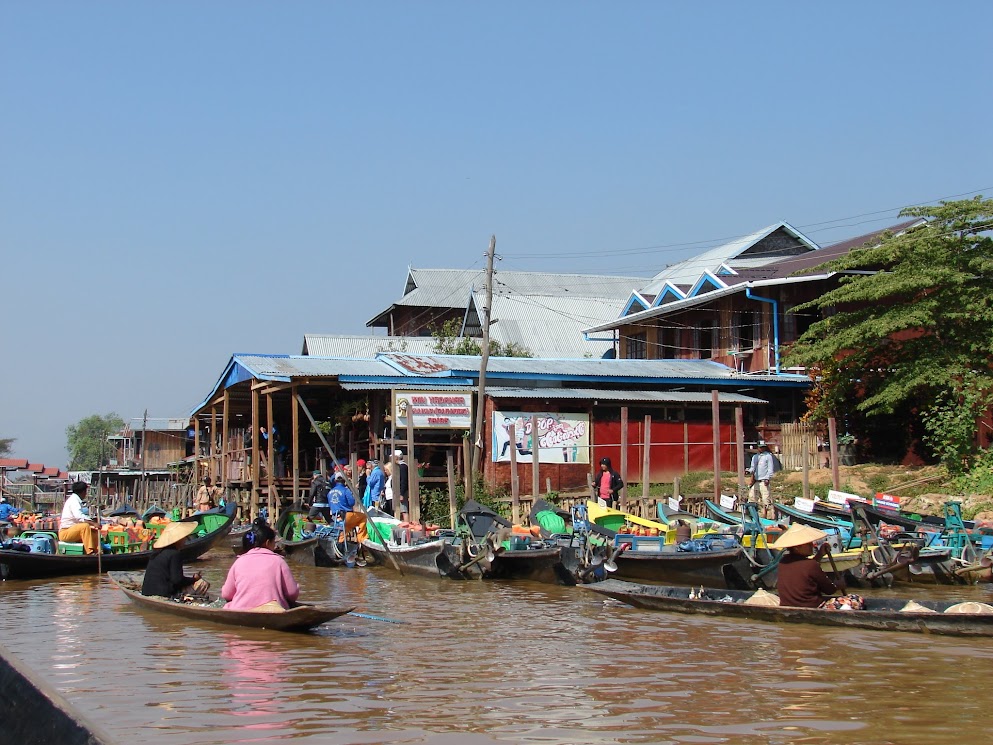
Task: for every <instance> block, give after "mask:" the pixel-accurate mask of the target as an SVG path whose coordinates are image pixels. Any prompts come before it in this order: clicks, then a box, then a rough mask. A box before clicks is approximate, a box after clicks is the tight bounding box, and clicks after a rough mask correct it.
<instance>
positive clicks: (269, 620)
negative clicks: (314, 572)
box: [108, 572, 355, 631]
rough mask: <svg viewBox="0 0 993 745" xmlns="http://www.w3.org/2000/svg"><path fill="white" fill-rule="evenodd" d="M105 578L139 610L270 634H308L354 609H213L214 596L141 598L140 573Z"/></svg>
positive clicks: (301, 605)
mask: <svg viewBox="0 0 993 745" xmlns="http://www.w3.org/2000/svg"><path fill="white" fill-rule="evenodd" d="M108 576H109V577H110V579H111V580H113V581H114V584H116V585H117V586H118V587H119V588H121V590H123V591H124V594H125V595H126V596H127V597H128V599H129V600H131V601H132V602H133V603H135V605H138V606H140V607H142V608H149V609H151V610H154V611H158V612H161V613H169V614H171V615H174V616H183V617H184V618H193V619H196V620H198V621H210V622H212V623H223V624H227V625H229V626H248V627H251V628H256V629H268V630H270V631H308V630H310V629H313V628H315V627H317V626H320V625H321V624H322V623H326V622H327V621H330V620H332V619H335V618H338V617H339V616H343V615H345V614H346V613H351V612H352V611H353V610H355V608H354V607H351V608H346V607H331V606H321V605H310V604H307V603H298V604H296V605H294V606H293V607H292V608H289V609H288V610H280V611H258V610H227V609H225V608H224V607H223V606H222V607H216V606H214V605H213V603H215V602H216V600H217V598H216V597H214V596H208V597H206V598H195V597H190V599H189V600H187V599H185V598H184V599H183V600H182V601H180V600H171V599H169V598H162V597H155V596H146V595H142V594H141V582H142V578H143V576H144V575H143V574H141V573H130V572H110V573H109V574H108Z"/></svg>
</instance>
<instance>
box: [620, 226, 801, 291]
mask: <svg viewBox="0 0 993 745" xmlns="http://www.w3.org/2000/svg"><path fill="white" fill-rule="evenodd" d="M780 228H782V229H783V230H785V231H786V232H787V233H790V234H791V235H793V236H795V237H796V238H797V240H798V241H799V242H800V244H801V245H805V246H808V247H809V248H810V250H816V249H817V248H818V245H817V244H816V243H814V242H813V241H812V240H810V239H809V238H807V237H806V236H805V235H803V233H801V232H800V231H799V230H797V229H796V228H794V227H793V226H792V225H790V224H789V223H787V222H778V223H776V224H775V225H770V226H768V227H765V228H762V230H757V231H756V232H754V233H751V234H749V235H745V236H742V237H740V238H735V239H734V240H732V241H728V242H727V243H723V244H721V245H720V246H716V247H715V248H711V249H710V250H708V251H704V252H703V253H701V254H697V255H696V256H693V257H691V258H689V259H686V260H685V261H680V262H678V263H676V264H673V265H671V266H667V267H666V268H665V269H663V270H662V271H661V272H659V273H658V274H656V275H655V276H654V277H653V278H652V281H651V282H649V283H647V284H645V285H644V286H643V287H641V288H640V289H641V292H642V294H645V293H648V294H652V295H654V294H658V292H659V291H660V290H661V289H662V287H663V285H664V284H665V283H666V282H667V281H668V282H672V283H673V284H682V283H686V284H693V283H694V282H696V281H697V279H699V278H700V275H701V274H703V272H705V271H711V272H717V271H718V269H719V268H720V266H721V264H727V265H729V266H731V267H735V266H743V267H755V266H761V265H762V264H768V263H769V262H771V261H776V260H778V259H781V258H783V254H782V253H772V254H769V255H768V256H767V257H766V258H763V257H761V256H742V257H741V258H738V257H739V255H741V254H743V253H744V252H745V251H747V250H748V249H749V248H751V247H752V246H753V245H754V244H756V243H758V242H759V241H760V240H762V239H763V238H765V237H766V236H769V235H771V234H772V233H774V232H775V231H777V230H779V229H780Z"/></svg>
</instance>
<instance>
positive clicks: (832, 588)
mask: <svg viewBox="0 0 993 745" xmlns="http://www.w3.org/2000/svg"><path fill="white" fill-rule="evenodd" d="M824 538H827V533H825V532H824V531H823V530H818V529H817V528H813V527H811V526H809V525H801V524H800V523H793V525H791V526H790V527H789V528H788V529H787V530H786V532H784V533H783V534H782V535H781V536H779V538H777V539H776V541H775V542H774V543H772V544H771V545H770V546H769V547H770V548H773V549H783V550H784V551H785V555H784V556H783V558H782V559H780V561H779V569H778V572H779V576H778V579H777V580H776V590H777V591H778V592H779V604H780V605H782V606H791V607H794V608H825V609H827V610H841V609H847V610H861V609H862V608H864V607H865V601H864V600H863V599H862V597H861V596H859V595H842V597H840V598H830V599H828V600H825V596H828V595H834V593H836V592H838V591H839V590H840V591H841V592H842V593H844V592H845V584H844V582H843V581H842V580H841V577H840V576H839V577H838V584H835V583H834V582H832V581H831V580H830V579H828V576H827V575H826V574H825V573H824V570H823V569H821V564H820V558H821V557H822V556H824V555H825V554H828V553H830V552H831V547H830V546H829V545H828V544H827V543H826V542H825V543H822V544H821V545H820V546H818V548H817V551H816V552H815V551H814V541H819V540H822V539H824ZM811 554H814V556H813V558H811ZM846 605H847V606H848V608H845V606H846Z"/></svg>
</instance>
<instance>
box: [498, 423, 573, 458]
mask: <svg viewBox="0 0 993 745" xmlns="http://www.w3.org/2000/svg"><path fill="white" fill-rule="evenodd" d="M531 417H535V418H536V419H537V422H538V431H537V433H534V432H532V431H531ZM511 425H513V426H514V438H515V440H516V442H514V443H511V442H510V426H511ZM491 431H492V432H493V436H492V438H491V439H490V444H491V448H490V450H491V452H492V456H491V457H492V459H493V461H494V462H506V463H509V462H510V448H511V447H514V448H516V449H517V462H518V463H533V462H534V453H535V449H536V448H537V450H538V452H539V454H540V460H539V461H538V462H539V463H589V462H590V415H589V414H563V413H558V412H557V413H555V414H548V413H537V412H535V413H533V414H532V413H531V412H529V411H494V412H493V426H492V427H491Z"/></svg>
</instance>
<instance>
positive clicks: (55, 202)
mask: <svg viewBox="0 0 993 745" xmlns="http://www.w3.org/2000/svg"><path fill="white" fill-rule="evenodd" d="M990 28H993V3H989V2H966V1H963V2H954V3H943V4H937V3H920V2H899V3H897V2H878V3H864V2H857V3H856V2H839V3H830V4H816V5H815V4H808V3H772V2H758V3H731V2H711V3H676V2H671V3H670V2H661V1H660V2H621V3H606V2H601V3H592V2H504V3H485V4H484V3H477V2H420V3H418V2H352V3H340V2H289V3H283V2H252V1H246V2H221V1H216V2H172V3H155V2H133V1H131V0H129V1H128V2H113V1H104V2H86V3H83V2H77V1H73V2H51V1H49V0H35V1H33V2H6V3H3V4H0V101H2V102H3V106H2V110H0V111H2V114H0V247H2V256H3V260H2V263H0V267H2V269H0V271H2V276H0V313H2V316H0V317H2V323H3V334H2V338H0V359H2V362H0V370H2V379H0V437H16V438H17V442H15V444H14V454H15V455H17V456H20V457H25V458H30V459H32V460H35V461H43V462H46V463H47V464H49V465H63V466H64V465H65V462H66V457H67V456H66V452H65V448H64V446H65V428H66V426H68V425H70V424H72V423H74V422H76V421H78V420H79V419H81V418H83V417H85V416H88V415H90V414H94V413H98V414H106V413H108V412H112V411H113V412H116V413H118V414H120V415H121V416H123V417H124V418H129V417H132V416H141V414H142V412H143V411H144V410H146V409H147V410H148V412H149V415H150V416H177V415H185V414H186V413H187V412H188V411H189V410H190V409H191V408H192V407H193V406H194V405H196V404H197V403H198V402H199V401H200V400H202V399H203V398H204V397H205V396H206V395H207V393H208V392H209V391H210V389H211V387H212V386H213V384H214V382H215V381H216V379H217V377H218V375H219V374H220V373H221V371H222V369H223V367H224V364H225V363H226V362H227V360H228V358H229V357H230V355H231V354H232V353H235V352H248V351H254V352H272V353H291V354H297V353H299V351H300V349H301V347H302V341H303V335H304V334H305V333H352V334H355V333H365V332H366V331H367V329H366V328H365V322H366V321H367V320H368V319H370V318H371V317H373V316H374V315H376V314H377V313H378V312H379V311H381V310H383V309H385V308H386V307H388V306H389V305H390V303H391V302H392V301H393V300H395V299H397V298H398V297H399V296H400V294H401V292H402V289H403V283H404V279H405V271H406V267H407V266H408V265H411V264H413V265H414V266H418V267H428V268H430V267H449V268H467V267H470V266H482V265H483V258H482V257H483V254H484V252H485V250H486V247H487V244H488V242H489V237H490V235H491V234H495V235H496V237H497V252H498V253H499V254H500V255H501V256H502V257H503V259H502V261H500V262H499V263H498V264H497V271H500V270H541V271H561V272H584V273H588V272H604V273H613V274H635V275H641V274H644V275H646V276H648V275H651V274H653V273H655V272H656V271H658V269H660V268H661V267H662V266H664V265H665V264H668V263H672V262H673V261H677V260H679V259H682V258H686V257H687V256H689V255H691V254H693V253H696V252H698V251H699V250H702V248H705V247H707V246H708V245H713V242H714V241H715V240H716V239H721V238H729V237H732V236H738V235H742V234H746V233H750V232H752V231H754V230H757V229H759V228H761V227H764V226H766V225H768V224H771V223H773V222H776V221H778V220H786V221H788V222H790V223H791V224H793V225H794V226H797V227H800V228H801V229H802V230H804V231H805V232H807V234H808V235H809V236H810V237H811V238H813V239H814V240H816V241H818V242H819V243H821V244H822V245H826V244H829V243H831V242H834V241H838V240H842V239H844V238H847V237H850V236H852V235H856V234H859V233H863V232H868V231H869V230H873V229H875V228H878V227H882V226H884V225H886V224H888V222H889V221H890V220H893V218H895V215H896V212H897V211H898V209H899V208H900V207H902V206H906V205H910V204H916V203H922V202H931V201H934V200H937V199H939V198H942V197H950V196H952V195H956V194H963V193H968V192H973V191H975V190H985V191H984V193H986V195H987V196H988V195H989V194H990V193H993V189H990V188H988V187H991V186H993V149H991V147H990V140H989V133H990V131H991V119H993V117H991V113H993V112H991V108H993V95H991V93H993V91H991V87H993V86H991V83H990V81H991V79H993V78H991V72H993V52H991V51H990V49H991V48H990V45H989V43H988V38H987V36H988V30H989V29H990ZM893 221H894V222H895V220H893ZM691 243H692V244H694V245H687V244H691ZM631 249H644V250H643V251H637V252H631ZM622 251H625V252H628V253H619V252H622Z"/></svg>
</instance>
